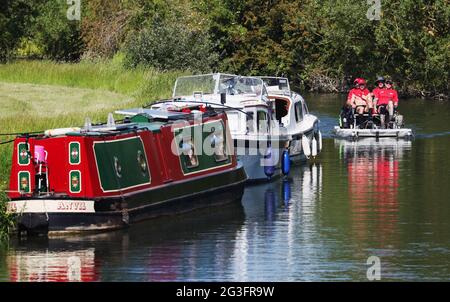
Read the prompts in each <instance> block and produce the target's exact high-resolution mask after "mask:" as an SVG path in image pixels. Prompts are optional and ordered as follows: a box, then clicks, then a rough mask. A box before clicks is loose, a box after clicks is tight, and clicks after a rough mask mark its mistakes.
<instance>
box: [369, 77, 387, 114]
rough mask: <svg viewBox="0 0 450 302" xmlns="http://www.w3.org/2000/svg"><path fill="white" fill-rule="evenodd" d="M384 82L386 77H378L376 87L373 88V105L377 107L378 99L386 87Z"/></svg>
mask: <svg viewBox="0 0 450 302" xmlns="http://www.w3.org/2000/svg"><path fill="white" fill-rule="evenodd" d="M384 82H385V79H384V78H383V77H378V78H377V80H376V81H375V85H376V86H377V87H375V89H374V90H372V100H373V107H374V108H377V104H378V100H379V99H380V93H381V91H382V90H383V89H384Z"/></svg>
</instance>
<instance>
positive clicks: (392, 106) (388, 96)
mask: <svg viewBox="0 0 450 302" xmlns="http://www.w3.org/2000/svg"><path fill="white" fill-rule="evenodd" d="M377 105H378V112H379V113H380V114H383V115H385V114H389V120H392V118H393V116H394V110H397V107H398V93H397V91H396V90H395V89H394V88H393V87H392V80H390V79H387V80H386V81H385V83H384V89H381V90H380V91H379V93H378V101H377Z"/></svg>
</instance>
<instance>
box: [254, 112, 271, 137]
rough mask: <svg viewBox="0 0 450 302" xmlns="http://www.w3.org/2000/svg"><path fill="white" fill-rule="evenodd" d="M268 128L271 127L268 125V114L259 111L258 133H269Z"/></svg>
mask: <svg viewBox="0 0 450 302" xmlns="http://www.w3.org/2000/svg"><path fill="white" fill-rule="evenodd" d="M268 126H269V123H268V119H267V112H265V111H261V110H258V113H257V119H256V127H257V129H258V132H260V133H267V132H268Z"/></svg>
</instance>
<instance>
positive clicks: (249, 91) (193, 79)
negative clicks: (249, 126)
mask: <svg viewBox="0 0 450 302" xmlns="http://www.w3.org/2000/svg"><path fill="white" fill-rule="evenodd" d="M194 93H201V94H221V93H226V94H227V95H252V96H256V97H260V96H261V95H263V94H267V93H266V90H265V87H264V84H263V81H262V80H261V79H259V78H253V77H243V76H237V75H227V74H207V75H197V76H187V77H180V78H178V79H177V81H176V83H175V88H174V91H173V97H182V96H192V95H193V94H194Z"/></svg>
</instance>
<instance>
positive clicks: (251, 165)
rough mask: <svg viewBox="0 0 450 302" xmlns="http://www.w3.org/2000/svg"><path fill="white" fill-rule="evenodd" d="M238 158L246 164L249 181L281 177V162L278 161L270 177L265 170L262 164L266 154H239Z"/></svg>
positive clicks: (245, 168)
mask: <svg viewBox="0 0 450 302" xmlns="http://www.w3.org/2000/svg"><path fill="white" fill-rule="evenodd" d="M238 160H240V161H241V162H242V164H243V166H244V170H245V173H247V181H248V182H256V181H263V180H270V179H274V178H277V177H279V176H280V174H281V169H280V163H278V164H277V165H276V166H275V171H274V174H273V175H272V176H271V177H270V178H269V177H268V176H267V175H266V174H265V172H264V166H263V165H262V162H263V161H264V156H261V155H238Z"/></svg>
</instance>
